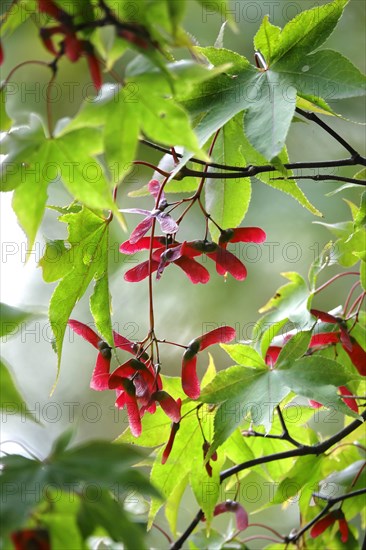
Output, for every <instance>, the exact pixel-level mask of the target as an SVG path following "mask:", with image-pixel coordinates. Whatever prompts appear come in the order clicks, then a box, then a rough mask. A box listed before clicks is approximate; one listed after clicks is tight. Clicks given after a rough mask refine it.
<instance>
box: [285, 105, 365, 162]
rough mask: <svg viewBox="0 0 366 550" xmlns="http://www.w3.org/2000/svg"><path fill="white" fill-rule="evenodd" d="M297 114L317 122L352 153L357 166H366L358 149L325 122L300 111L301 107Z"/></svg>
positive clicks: (312, 114)
mask: <svg viewBox="0 0 366 550" xmlns="http://www.w3.org/2000/svg"><path fill="white" fill-rule="evenodd" d="M296 112H297V113H298V114H299V115H301V116H303V117H304V118H307V119H308V120H311V121H312V122H315V124H318V126H320V127H321V128H323V130H325V131H326V132H327V133H328V134H329V135H330V136H332V137H333V138H334V139H335V140H336V141H338V143H340V144H341V145H342V146H343V147H344V148H345V149H346V150H347V151H348V152H349V153H351V155H352V158H354V159H355V160H357V164H363V165H364V166H365V165H366V162H365V159H364V158H363V157H361V155H360V154H359V153H357V151H356V149H354V148H353V147H352V146H351V145H350V144H349V143H348V142H347V141H346V140H345V139H343V138H342V136H340V135H339V134H338V133H337V132H336V131H335V130H333V129H332V128H331V127H330V126H328V124H326V123H325V122H323V121H322V120H321V119H320V118H319V117H318V116H317V115H316V114H315V113H308V112H307V111H303V110H302V109H299V107H296Z"/></svg>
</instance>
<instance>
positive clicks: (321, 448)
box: [170, 411, 366, 550]
mask: <svg viewBox="0 0 366 550" xmlns="http://www.w3.org/2000/svg"><path fill="white" fill-rule="evenodd" d="M361 417H362V420H354V421H353V422H351V424H348V426H346V427H345V428H343V429H342V430H340V431H339V432H338V433H336V434H335V435H333V436H332V437H329V438H328V439H326V440H325V441H323V442H322V443H318V444H317V445H312V446H308V445H301V447H298V448H296V449H291V450H290V451H284V452H281V453H274V454H272V455H268V456H262V457H259V458H254V459H252V460H247V461H246V462H243V463H242V464H237V465H236V466H233V467H232V468H228V469H227V470H224V471H223V472H221V474H220V483H222V482H223V481H224V480H225V479H227V478H229V477H231V476H233V475H235V474H237V473H239V472H242V471H243V470H247V469H248V468H253V467H254V466H258V465H261V464H267V463H268V462H274V461H276V460H284V459H285V458H294V457H297V456H307V455H316V456H318V455H321V454H323V453H325V452H326V451H327V450H328V449H330V448H331V447H332V446H333V445H335V444H336V443H338V442H339V441H341V440H342V439H343V438H344V437H346V436H347V435H349V434H350V433H352V432H354V431H355V430H356V429H357V428H359V426H361V425H362V423H363V422H364V421H365V420H366V411H364V412H363V413H362V415H361ZM362 491H363V489H362ZM365 492H366V490H365ZM354 493H357V495H358V492H357V491H354ZM348 494H349V495H351V494H352V493H348ZM352 496H355V495H352ZM347 498H351V497H347ZM337 499H340V497H336V498H335V499H333V500H332V501H328V503H327V505H326V507H325V508H324V510H323V511H322V512H321V513H320V515H319V514H318V516H317V517H316V518H314V520H312V522H310V524H309V525H308V526H307V529H309V527H311V526H312V525H313V524H314V523H315V522H316V521H318V519H319V518H320V517H322V516H323V515H324V514H325V513H326V512H327V511H328V510H329V509H330V508H331V507H332V506H333V505H334V504H335V503H336V502H338V500H337ZM340 500H342V499H340ZM330 502H331V504H330ZM202 517H203V512H202V510H199V511H198V512H197V514H196V516H195V518H194V519H193V521H192V522H191V523H190V525H189V526H188V527H187V529H186V530H185V531H184V532H183V533H182V535H181V536H180V537H179V539H178V540H177V541H176V542H175V543H174V544H173V545H172V546H171V547H170V550H178V549H179V548H182V545H183V543H184V542H185V541H186V540H187V539H188V537H189V535H190V534H191V533H192V531H193V530H194V528H195V527H196V526H197V525H198V523H199V522H200V520H201V518H202ZM302 532H305V531H299V532H298V533H297V534H296V535H295V536H296V537H297V538H296V540H297V539H298V538H299V537H300V536H301V535H302ZM294 540H295V539H294V538H291V541H294ZM289 542H290V540H289Z"/></svg>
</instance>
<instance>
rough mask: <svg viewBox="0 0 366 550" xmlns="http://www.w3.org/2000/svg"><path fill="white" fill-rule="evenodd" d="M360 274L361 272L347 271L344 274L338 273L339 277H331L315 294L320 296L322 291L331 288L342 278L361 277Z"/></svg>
mask: <svg viewBox="0 0 366 550" xmlns="http://www.w3.org/2000/svg"><path fill="white" fill-rule="evenodd" d="M359 274H360V272H359V271H345V272H344V273H337V275H334V277H331V278H330V279H329V281H327V282H326V283H324V284H323V285H321V286H320V287H319V288H317V289H316V290H314V292H313V294H314V295H315V294H318V292H321V291H322V290H324V289H325V288H327V286H329V285H330V284H332V283H333V282H334V281H336V280H337V279H340V278H341V277H345V275H359Z"/></svg>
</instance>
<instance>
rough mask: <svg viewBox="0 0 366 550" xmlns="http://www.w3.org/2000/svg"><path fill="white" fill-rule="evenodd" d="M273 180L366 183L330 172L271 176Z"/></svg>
mask: <svg viewBox="0 0 366 550" xmlns="http://www.w3.org/2000/svg"><path fill="white" fill-rule="evenodd" d="M271 180H272V181H277V180H284V181H286V180H313V181H344V182H346V183H354V184H355V185H366V180H359V179H356V178H346V177H344V176H331V175H330V174H329V175H328V174H317V175H316V176H310V175H309V176H291V177H279V178H271Z"/></svg>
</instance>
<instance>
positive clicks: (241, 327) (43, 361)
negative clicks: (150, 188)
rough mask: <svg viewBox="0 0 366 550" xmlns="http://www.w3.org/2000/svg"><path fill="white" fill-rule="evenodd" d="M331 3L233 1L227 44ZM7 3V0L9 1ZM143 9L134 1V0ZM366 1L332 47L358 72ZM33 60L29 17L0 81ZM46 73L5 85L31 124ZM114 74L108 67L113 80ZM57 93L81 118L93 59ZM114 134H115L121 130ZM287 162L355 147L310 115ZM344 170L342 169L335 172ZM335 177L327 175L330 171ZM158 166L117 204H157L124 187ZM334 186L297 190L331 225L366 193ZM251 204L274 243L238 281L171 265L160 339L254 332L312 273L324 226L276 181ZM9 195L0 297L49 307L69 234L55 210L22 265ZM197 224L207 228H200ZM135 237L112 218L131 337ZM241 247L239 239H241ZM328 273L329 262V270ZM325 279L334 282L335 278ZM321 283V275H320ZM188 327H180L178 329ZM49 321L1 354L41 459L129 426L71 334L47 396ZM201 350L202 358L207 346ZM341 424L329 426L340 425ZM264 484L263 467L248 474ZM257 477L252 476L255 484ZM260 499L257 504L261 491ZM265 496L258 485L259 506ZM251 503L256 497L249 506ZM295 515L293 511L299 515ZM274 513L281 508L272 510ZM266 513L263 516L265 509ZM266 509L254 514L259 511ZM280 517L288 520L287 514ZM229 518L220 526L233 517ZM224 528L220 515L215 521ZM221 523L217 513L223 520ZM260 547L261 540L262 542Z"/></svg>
mask: <svg viewBox="0 0 366 550" xmlns="http://www.w3.org/2000/svg"><path fill="white" fill-rule="evenodd" d="M323 3H325V2H313V1H312V0H301V1H295V2H293V1H287V0H285V1H282V0H281V1H268V2H264V1H259V0H256V1H247V0H241V1H233V2H231V3H230V4H231V9H232V11H233V18H234V19H235V21H236V24H237V27H238V32H237V33H236V34H235V33H234V32H233V31H232V30H231V29H230V28H226V30H225V39H224V46H225V47H227V48H229V49H233V50H235V51H238V52H239V53H240V54H243V55H245V56H247V57H248V58H249V59H250V60H252V59H253V44H252V39H253V36H254V34H255V33H256V31H257V29H258V27H259V24H260V22H261V20H262V18H263V17H264V15H266V14H267V13H269V14H270V16H271V22H272V23H274V24H276V25H280V26H283V25H284V24H285V23H286V22H287V21H288V20H289V19H291V18H292V17H294V16H295V15H296V14H297V13H299V12H300V11H302V10H304V9H308V8H310V7H313V6H314V5H318V4H323ZM5 4H8V2H3V3H2V9H4V7H5ZM137 7H138V3H137ZM365 11H366V4H365V2H364V1H363V0H351V2H350V3H349V5H348V6H347V7H346V9H345V12H344V15H343V17H342V18H341V21H340V22H339V24H338V26H337V28H336V30H335V32H334V33H333V35H332V36H331V37H330V38H329V39H328V41H327V42H326V44H325V47H326V48H334V49H336V50H338V51H340V52H341V53H343V54H344V55H345V56H347V57H349V58H350V59H351V60H352V61H353V63H354V64H355V65H356V66H357V67H358V68H359V69H360V70H362V71H365V51H366V48H365V46H366V44H365V32H364V21H365ZM222 23H223V21H222V18H221V16H220V15H218V14H205V13H203V11H202V9H201V7H200V5H199V4H198V3H196V2H194V1H189V2H187V13H186V18H185V24H184V27H185V28H186V29H187V30H188V31H189V33H191V35H192V37H194V40H197V42H199V44H200V45H202V46H207V45H213V43H214V42H215V39H216V37H217V34H218V32H219V30H220V27H221V25H222ZM175 54H176V56H177V57H183V56H186V55H187V53H186V52H184V51H177V52H175ZM29 59H37V60H45V61H49V59H50V57H49V55H48V54H47V53H46V52H45V51H44V49H43V47H42V45H41V42H40V40H39V38H38V27H37V20H36V19H33V18H30V19H29V20H28V21H27V22H26V23H25V24H24V25H22V26H21V27H19V28H18V29H17V31H16V32H15V33H14V34H13V35H12V36H11V38H10V39H9V40H8V42H7V49H6V58H5V63H4V65H3V69H2V78H5V77H6V76H7V74H8V72H9V71H10V70H11V69H12V68H13V67H14V66H15V65H16V64H17V63H19V62H21V61H25V60H29ZM129 59H130V57H129V56H128V55H126V56H124V57H122V59H121V60H119V61H118V62H117V64H116V66H115V70H116V71H117V72H118V73H123V70H124V68H125V66H126V64H127V62H128V60H129ZM48 78H49V72H48V71H47V70H45V69H44V68H42V67H37V66H33V65H28V66H25V67H24V68H22V69H20V70H19V71H17V72H16V73H15V75H14V77H12V78H11V84H12V88H8V90H10V93H9V95H8V100H9V104H8V109H9V113H11V114H12V115H13V116H14V118H15V119H16V120H17V122H19V123H25V122H27V120H28V115H29V113H31V112H36V113H38V114H40V115H41V116H42V117H44V116H45V109H46V103H45V96H46V86H47V82H48ZM108 80H110V81H111V82H113V79H112V78H111V77H110V76H109V75H108V74H106V75H105V81H107V82H108ZM56 82H57V84H56V88H55V89H56V91H58V94H57V96H55V99H54V101H53V103H52V111H53V117H54V120H55V121H56V120H57V119H59V118H62V117H68V116H73V115H74V114H75V113H76V112H77V110H78V108H79V106H80V103H81V101H82V99H83V98H85V96H86V95H87V96H92V95H93V87H92V85H91V83H90V80H89V74H88V71H87V67H86V62H85V61H84V60H80V61H79V62H78V63H76V64H71V63H70V62H68V61H67V60H62V62H61V63H60V70H59V73H58V75H57V81H56ZM329 103H330V105H331V107H332V108H333V109H334V110H335V111H336V112H338V113H341V114H342V115H343V116H344V117H346V118H348V119H350V120H352V121H357V122H362V121H364V120H365V102H364V99H363V98H356V99H352V100H343V101H338V102H332V101H331V98H329ZM327 122H328V123H330V124H331V126H332V127H333V128H335V129H336V130H337V131H338V132H339V133H341V135H343V136H344V137H345V138H346V140H347V141H349V143H350V144H351V145H352V146H353V147H355V149H356V150H358V151H359V152H360V153H361V154H362V153H363V152H364V150H365V128H364V126H362V125H359V124H352V123H350V122H347V121H345V120H342V119H336V118H328V120H327ZM116 139H118V136H116ZM287 143H288V149H289V155H290V160H291V161H292V162H293V161H297V160H324V159H337V158H346V157H347V153H346V152H345V151H344V150H343V149H342V147H341V146H340V145H339V144H338V143H337V142H335V141H333V140H332V139H331V138H330V136H329V135H327V134H325V133H323V132H322V131H321V130H320V129H319V127H317V126H315V125H311V124H306V123H300V122H299V123H294V124H293V125H292V127H291V130H290V134H289V137H288V141H287ZM139 158H144V159H145V160H148V161H149V162H154V163H158V161H159V159H160V156H159V154H158V153H157V152H155V151H152V150H150V149H148V148H147V147H145V146H143V145H141V147H140V151H139ZM336 170H337V172H336V173H337V174H338V173H342V174H345V175H349V176H352V175H353V173H354V170H353V168H352V167H351V168H350V169H347V168H342V169H338V168H337V169H336ZM338 170H342V172H338ZM328 173H329V172H328ZM151 176H152V173H151V171H150V170H146V169H144V168H142V167H136V168H135V169H134V170H133V171H132V172H131V174H130V175H129V176H128V177H127V178H126V180H125V182H124V183H123V184H122V186H121V187H120V190H119V205H120V207H121V208H130V207H133V206H137V207H141V208H144V207H147V208H149V209H150V208H151V207H152V203H151V200H150V199H149V198H143V199H134V198H129V197H128V196H127V194H128V192H130V191H132V190H134V189H138V188H140V187H142V186H143V185H145V184H146V183H147V182H148V180H149V179H150V178H151ZM338 185H339V184H338V183H337V182H318V183H317V182H313V181H310V180H308V181H301V182H300V186H301V188H302V189H303V191H304V192H305V194H306V195H307V196H308V198H309V199H310V201H311V202H312V203H313V204H314V205H315V206H316V207H317V208H318V209H319V210H321V211H322V213H323V215H324V221H326V222H327V223H335V222H338V221H342V220H347V219H349V218H350V216H349V207H348V206H347V204H346V203H345V202H344V201H343V199H344V198H347V199H349V200H353V201H354V202H356V203H358V202H359V198H358V197H359V193H358V192H357V191H355V190H352V189H351V190H346V191H344V192H342V193H339V194H336V195H334V196H330V197H327V196H326V194H327V193H329V192H330V191H332V190H334V189H335V188H336V187H337V186H338ZM252 187H253V193H252V200H251V204H250V207H249V211H248V214H247V216H246V218H245V220H244V222H243V225H247V226H250V225H257V226H260V227H262V228H263V229H264V230H265V231H266V233H267V242H266V244H265V245H264V246H263V245H262V246H259V245H250V246H242V247H241V248H240V249H239V248H237V249H236V251H235V252H236V255H238V256H240V258H241V259H242V260H243V261H244V263H245V264H246V265H247V268H248V278H247V280H246V281H245V282H244V283H242V282H238V281H236V280H234V279H233V278H230V276H229V277H228V278H227V280H226V281H225V280H224V279H223V278H222V277H219V276H217V275H216V274H215V272H214V270H212V269H211V266H210V265H208V266H206V267H208V268H209V269H210V271H211V273H212V277H211V280H210V283H209V284H208V285H195V286H193V285H192V284H191V283H190V282H189V281H188V279H187V278H186V277H185V276H184V275H183V274H182V273H181V272H178V271H177V270H176V269H174V268H172V269H168V270H166V272H165V273H164V277H163V279H162V280H161V281H159V282H158V283H157V284H155V297H154V302H155V308H156V327H157V333H158V336H159V337H160V338H166V339H169V340H177V341H179V342H182V343H187V342H188V341H190V340H191V339H192V338H193V337H196V336H198V335H199V334H200V333H201V332H204V331H207V330H210V329H212V328H215V327H216V326H219V325H220V324H229V325H231V326H233V327H235V328H236V329H237V334H238V339H240V340H245V339H248V338H250V335H251V331H252V328H253V325H254V323H255V322H256V320H257V319H258V317H259V314H258V309H259V308H260V307H261V306H262V305H264V303H266V302H267V300H268V299H269V297H270V296H272V295H273V294H274V292H275V291H276V289H277V288H278V287H279V286H280V285H282V284H284V282H285V280H284V279H283V278H282V277H281V275H280V273H281V272H286V271H298V272H299V273H301V274H302V275H303V276H306V274H307V271H308V268H309V265H310V263H311V262H312V261H313V260H314V258H315V256H316V255H317V253H318V252H319V251H320V250H321V249H322V247H323V246H324V244H325V243H327V242H328V241H329V240H330V239H331V235H330V233H329V232H328V230H327V229H326V228H324V227H322V226H320V225H317V224H314V223H313V222H314V221H316V219H315V218H314V216H312V215H311V214H310V213H309V212H308V211H306V210H305V209H303V208H302V207H301V206H300V205H299V204H298V203H297V202H295V201H294V200H293V199H291V198H290V197H287V196H285V195H284V194H282V193H279V192H277V191H275V190H272V189H270V188H269V187H268V186H265V185H264V184H262V183H261V182H259V181H258V180H254V181H253V185H252ZM69 202H70V196H68V194H67V192H66V191H65V189H64V188H62V187H60V185H57V184H52V185H51V186H50V196H49V204H59V205H60V204H68V203H69ZM10 204H11V197H10V194H8V195H6V196H4V199H3V203H2V217H1V224H2V227H1V230H2V242H3V244H2V247H3V248H2V264H1V268H2V285H1V301H3V302H6V303H9V304H11V305H18V306H19V307H23V308H24V307H31V308H32V309H36V310H38V311H40V312H43V313H45V314H46V311H47V306H48V302H49V299H50V297H51V294H52V292H53V289H54V285H53V284H46V283H44V282H43V280H42V275H41V270H40V269H39V268H37V261H38V260H39V259H40V257H41V256H42V252H43V248H44V244H45V242H46V239H57V238H64V237H65V236H66V226H65V225H64V224H60V223H58V222H57V213H55V212H54V211H48V212H47V213H46V216H45V219H44V221H43V224H42V228H41V231H40V233H39V239H38V241H37V243H36V245H35V249H34V251H33V254H32V256H31V258H30V260H29V262H28V263H27V264H26V265H24V259H25V250H26V240H25V237H24V234H23V233H22V231H21V230H20V228H19V227H18V226H17V224H16V221H15V217H14V216H13V214H12V212H11V207H10ZM190 216H191V217H190V225H189V227H185V228H184V231H185V236H186V237H187V238H188V239H189V238H197V237H198V238H199V235H200V234H203V223H202V219H201V217H200V212H199V211H198V209H192V211H191V214H190ZM138 219H139V220H140V218H137V217H133V216H130V217H129V218H128V219H127V222H128V228H129V230H132V229H133V228H134V225H135V224H136V222H137V220H138ZM198 228H200V229H198ZM127 238H128V234H124V233H123V232H122V231H121V228H120V226H119V225H118V223H117V222H113V224H112V227H111V238H110V284H111V292H112V305H113V322H114V328H115V330H117V331H118V332H120V333H121V334H123V335H124V336H125V337H128V338H131V339H139V338H143V337H144V336H145V334H146V331H147V329H148V304H147V295H148V294H147V282H146V280H145V281H143V282H141V283H137V284H129V283H126V282H125V281H124V280H123V272H124V271H125V270H126V269H127V268H130V267H132V266H133V265H135V263H137V259H136V258H135V257H131V258H127V259H126V260H125V262H124V258H123V256H122V255H121V254H119V252H118V247H119V244H120V243H121V242H122V241H124V240H126V239H127ZM237 246H238V245H237ZM331 274H332V268H329V269H328V270H327V275H328V277H329V275H331ZM328 277H327V278H328ZM321 282H322V277H320V280H319V283H321ZM348 288H349V281H347V280H345V279H341V280H340V281H338V282H336V283H335V284H334V285H332V286H331V287H330V288H329V289H327V290H326V291H324V292H322V293H321V295H319V296H318V297H317V299H316V307H318V308H319V309H325V310H327V309H331V308H334V307H336V306H337V305H339V304H340V303H342V301H344V299H345V297H346V294H347V289H348ZM72 317H73V318H76V319H78V320H80V321H83V322H85V323H88V322H91V321H92V318H91V314H90V312H89V304H88V296H85V297H84V298H83V299H82V300H81V301H80V303H79V304H78V305H77V307H76V308H75V310H74V312H73V315H72ZM182 327H184V328H182ZM51 337H52V335H51V329H50V327H49V325H48V322H47V316H46V315H45V316H44V317H40V318H36V319H35V320H33V321H30V322H28V323H27V324H25V323H24V324H22V325H21V328H20V330H18V331H17V333H16V334H14V335H12V336H11V337H7V338H6V340H4V342H3V345H2V354H3V356H4V358H5V360H6V361H7V362H8V363H9V364H10V365H11V369H12V372H13V375H14V379H15V381H16V383H17V386H18V388H19V390H20V391H21V393H22V394H23V395H24V396H25V397H26V401H27V405H28V407H29V409H30V410H31V411H32V410H33V411H34V414H35V415H36V417H38V419H39V420H40V422H41V424H35V423H33V422H32V421H30V420H27V419H25V418H23V417H21V416H19V415H13V414H9V415H6V416H5V417H4V423H3V427H2V438H3V441H11V442H15V441H19V442H21V443H23V444H25V445H26V446H27V447H29V448H30V449H37V454H38V455H39V456H41V457H43V456H45V455H46V454H47V452H48V451H49V450H50V447H51V444H52V441H54V439H55V437H56V436H57V435H58V434H59V433H60V432H62V431H63V430H64V429H65V427H66V426H68V425H70V424H72V425H73V426H74V427H75V430H76V438H75V441H82V440H86V439H91V438H93V439H94V438H106V439H113V438H115V437H116V436H117V435H119V434H120V433H121V432H122V431H123V430H124V429H125V428H126V426H127V423H126V419H125V416H124V414H122V413H118V411H117V410H116V409H115V407H114V392H93V391H92V390H90V389H89V381H90V376H91V372H92V369H93V367H94V363H95V358H96V354H95V351H94V350H93V349H92V347H91V346H90V345H89V344H88V343H86V342H84V341H82V340H81V339H79V338H77V337H76V338H75V337H74V335H73V334H72V333H71V331H70V332H67V333H66V339H65V345H64V351H63V359H62V365H61V373H60V379H59V382H58V385H57V387H56V389H55V391H54V393H53V394H52V396H50V391H51V388H52V386H53V383H54V381H55V375H56V356H55V354H54V352H53V351H52V347H51V344H50V340H51ZM202 355H203V354H202ZM207 360H208V359H207V356H205V358H203V357H202V358H200V365H201V366H200V372H201V373H202V372H203V370H204V368H205V366H206V365H207ZM163 361H164V362H163V365H162V369H163V372H164V374H168V375H178V374H179V373H180V364H181V360H180V353H176V352H175V351H174V350H172V349H171V348H169V347H167V348H166V349H164V360H163ZM215 362H216V365H217V368H222V367H224V366H228V365H229V363H228V358H227V356H225V355H224V354H223V353H222V352H221V351H220V350H218V351H217V352H216V353H215ZM339 427H340V426H337V425H334V424H333V425H332V429H334V430H335V429H337V428H339ZM3 445H4V446H3V448H4V449H5V450H7V451H10V450H17V452H19V448H18V447H17V446H16V445H15V444H14V443H5V444H3ZM252 478H253V483H254V484H255V483H256V479H255V478H256V476H255V474H251V476H250V478H249V479H252ZM248 483H249V482H248ZM250 498H254V500H255V499H256V498H257V501H256V502H255V507H256V508H258V507H259V502H258V498H259V496H258V497H256V496H255V495H254V496H252V497H249V499H247V501H249V503H250ZM266 498H267V499H268V498H269V493H268V490H267V493H265V492H263V491H262V493H261V496H260V499H261V502H262V501H263V502H262V504H264V503H265V500H266ZM275 508H276V507H274V508H273V509H271V517H272V518H273V520H271V519H268V516H266V521H267V522H268V524H269V525H271V524H275V523H276V515H275V514H274V512H275ZM249 509H250V505H249ZM191 510H192V502H191V497H189V496H188V497H187V500H184V501H183V506H182V514H181V518H180V521H179V523H180V524H181V525H185V524H186V523H187V520H188V519H189V518H190V517H191V513H192V512H191ZM294 513H295V512H294ZM272 514H274V515H272ZM259 516H261V514H259ZM259 516H258V519H259ZM281 517H282V519H281V522H283V516H281ZM225 521H226V520H225V519H224V520H223V523H225ZM287 521H288V526H287V525H284V524H283V523H282V529H283V530H284V531H286V528H287V527H289V528H290V526H291V523H292V518H291V514H290V513H288V514H287V516H286V522H287ZM215 525H216V523H215ZM217 525H220V521H219V520H217ZM256 548H259V546H256Z"/></svg>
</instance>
